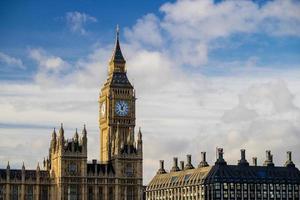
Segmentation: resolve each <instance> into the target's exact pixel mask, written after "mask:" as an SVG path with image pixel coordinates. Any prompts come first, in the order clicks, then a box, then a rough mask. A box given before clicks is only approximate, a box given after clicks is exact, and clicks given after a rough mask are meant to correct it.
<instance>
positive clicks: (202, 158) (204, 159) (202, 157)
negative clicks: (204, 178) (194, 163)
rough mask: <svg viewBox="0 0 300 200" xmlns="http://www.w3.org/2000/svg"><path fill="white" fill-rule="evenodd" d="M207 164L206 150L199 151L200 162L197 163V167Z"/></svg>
mask: <svg viewBox="0 0 300 200" xmlns="http://www.w3.org/2000/svg"><path fill="white" fill-rule="evenodd" d="M207 166H209V165H208V163H207V161H206V152H201V162H200V163H199V165H198V167H207Z"/></svg>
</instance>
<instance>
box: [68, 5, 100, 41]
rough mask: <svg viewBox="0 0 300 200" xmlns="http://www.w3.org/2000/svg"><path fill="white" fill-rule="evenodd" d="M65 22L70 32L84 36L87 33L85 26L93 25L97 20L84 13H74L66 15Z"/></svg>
mask: <svg viewBox="0 0 300 200" xmlns="http://www.w3.org/2000/svg"><path fill="white" fill-rule="evenodd" d="M66 21H67V24H68V26H69V28H70V30H71V31H72V32H74V33H79V34H82V35H85V34H86V33H87V31H86V29H85V25H86V24H88V23H95V22H97V19H96V18H95V17H93V16H90V15H88V14H86V13H80V12H78V11H74V12H67V13H66Z"/></svg>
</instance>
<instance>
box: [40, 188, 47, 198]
mask: <svg viewBox="0 0 300 200" xmlns="http://www.w3.org/2000/svg"><path fill="white" fill-rule="evenodd" d="M40 199H43V200H44V199H45V200H48V186H41V188H40Z"/></svg>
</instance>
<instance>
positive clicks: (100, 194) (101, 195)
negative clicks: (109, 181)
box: [98, 187, 104, 200]
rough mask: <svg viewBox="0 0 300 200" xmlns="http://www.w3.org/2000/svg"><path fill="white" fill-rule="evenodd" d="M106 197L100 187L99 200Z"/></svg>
mask: <svg viewBox="0 0 300 200" xmlns="http://www.w3.org/2000/svg"><path fill="white" fill-rule="evenodd" d="M103 199H104V196H103V188H102V187H99V192H98V200H103Z"/></svg>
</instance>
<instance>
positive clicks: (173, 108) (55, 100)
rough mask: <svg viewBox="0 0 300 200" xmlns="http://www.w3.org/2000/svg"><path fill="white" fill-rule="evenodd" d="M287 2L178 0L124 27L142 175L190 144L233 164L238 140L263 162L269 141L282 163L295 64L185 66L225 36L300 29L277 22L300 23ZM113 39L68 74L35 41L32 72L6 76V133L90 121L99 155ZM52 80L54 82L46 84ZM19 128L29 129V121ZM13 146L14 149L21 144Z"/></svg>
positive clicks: (295, 120) (293, 110)
mask: <svg viewBox="0 0 300 200" xmlns="http://www.w3.org/2000/svg"><path fill="white" fill-rule="evenodd" d="M286 2H287V3H281V2H280V1H272V2H268V3H266V4H265V5H263V6H261V7H259V6H258V5H256V4H255V3H253V2H251V1H222V2H220V3H217V4H214V3H213V1H209V0H203V1H202V0H201V1H188V0H184V1H177V2H174V3H167V4H165V5H163V6H162V7H161V12H162V14H163V17H162V18H160V17H158V16H155V15H154V14H148V15H146V16H144V17H142V18H141V19H139V20H138V21H137V23H136V24H135V25H134V26H133V27H128V28H127V29H126V31H125V37H126V40H125V42H124V41H123V40H121V46H122V50H123V53H124V55H125V58H126V59H127V63H126V65H127V70H128V77H129V79H130V81H131V82H132V83H133V84H134V86H135V88H136V94H137V97H138V100H137V123H136V124H137V126H142V131H143V133H144V137H143V138H144V145H145V146H144V148H145V151H144V161H145V165H144V166H145V170H144V171H145V183H147V182H148V181H149V179H150V178H151V177H152V176H153V175H154V174H155V171H156V169H157V160H159V159H165V160H166V161H167V162H166V167H167V168H169V167H170V165H171V160H172V157H173V156H179V159H185V154H189V153H191V154H193V155H194V157H196V158H194V160H195V161H194V165H197V164H198V162H199V153H200V152H201V151H208V160H209V162H210V164H212V163H213V162H214V161H215V158H214V156H213V155H215V152H214V150H215V147H216V146H220V147H224V148H225V158H226V159H227V160H228V162H229V163H235V162H236V161H237V160H238V159H239V149H240V148H246V149H247V150H248V151H247V153H249V154H247V155H248V159H249V157H250V156H254V155H255V156H258V157H259V158H260V161H262V160H263V159H264V158H263V156H264V150H265V149H269V148H270V149H271V150H273V153H274V156H275V162H276V164H282V163H283V162H284V160H285V154H284V151H285V150H294V151H295V153H296V152H297V151H296V150H297V149H299V147H300V144H299V140H297V134H298V133H299V131H300V128H299V124H300V123H299V122H300V118H299V108H298V107H299V105H300V98H299V94H300V88H299V85H300V83H299V78H298V77H296V78H295V76H296V74H299V73H300V72H299V70H295V71H289V72H285V73H281V72H282V71H280V72H279V73H278V72H275V74H276V73H277V74H276V76H280V77H281V78H282V79H283V80H284V81H280V80H279V81H278V80H277V79H276V80H275V81H274V77H271V76H270V73H262V74H261V75H260V76H258V75H257V74H258V73H257V72H264V71H255V70H257V69H255V70H254V71H251V70H253V68H249V69H248V70H249V71H248V72H249V73H247V74H245V75H244V76H242V75H241V76H235V74H234V73H232V74H231V76H224V77H214V76H204V75H201V74H200V73H199V72H198V71H192V72H191V71H188V70H186V68H185V66H188V67H189V66H194V67H199V66H202V65H203V64H205V63H207V62H208V61H210V58H209V53H210V51H211V50H212V49H211V46H210V44H211V42H212V41H214V40H216V39H217V38H220V37H228V36H231V35H233V34H235V33H255V32H261V31H263V32H264V33H266V34H272V35H274V34H275V32H277V31H278V32H277V33H278V34H277V33H276V35H297V34H298V33H299V32H297V30H295V31H293V32H284V30H283V28H282V30H279V29H276V30H274V27H286V25H287V24H288V23H290V22H291V21H292V22H293V23H294V22H295V23H298V22H297V19H298V14H297V13H296V12H294V11H293V12H292V14H289V13H288V10H289V9H288V8H290V7H291V6H292V5H293V6H295V8H298V7H297V6H298V3H294V2H293V1H286ZM279 4H284V6H285V8H286V10H283V11H280V12H281V14H278V12H279V11H278V12H275V11H276V8H277V7H276V6H277V5H279ZM291 9H292V10H294V8H291ZM271 10H272V11H271ZM280 12H279V13H280ZM282 12H283V13H282ZM271 13H272V15H271ZM276 13H277V14H276ZM76 15H79V14H76ZM280 15H283V16H280ZM79 16H80V15H79ZM75 18H76V19H77V18H78V19H79V20H78V21H81V22H80V23H79V26H75V27H79V28H75V29H74V30H76V31H78V32H79V33H81V34H84V33H86V30H85V29H84V25H85V23H86V22H87V21H88V19H82V17H75ZM83 18H84V17H83ZM275 18H278V19H280V20H275V24H282V25H280V26H277V25H276V26H273V25H272V26H271V27H266V26H264V23H267V22H268V21H271V22H272V20H270V19H275ZM70 21H76V20H75V19H73V20H70ZM272 23H273V22H272ZM283 24H286V25H283ZM70 27H71V26H70ZM81 29H83V30H84V31H82V30H81ZM272 29H273V30H272ZM271 30H272V31H271ZM274 31H275V32H274ZM135 38H136V39H135ZM121 39H122V37H121ZM112 40H113V37H112ZM112 47H113V45H112V44H109V45H101V46H100V47H97V48H95V49H94V51H93V52H92V53H90V54H89V55H88V56H86V57H83V58H79V59H78V60H77V61H75V62H74V63H72V66H73V67H72V69H71V70H69V71H68V70H67V71H65V73H62V74H63V76H58V75H59V74H60V73H58V72H61V71H64V69H66V68H68V66H70V64H69V63H68V62H67V61H65V60H64V59H63V58H61V57H60V56H54V55H51V54H49V53H48V52H47V51H45V50H41V49H31V50H30V53H29V54H30V57H31V58H32V59H33V60H35V61H36V62H37V63H38V66H39V70H38V73H37V74H36V75H35V76H36V78H35V81H34V82H33V83H28V84H22V85H20V84H17V83H16V84H14V85H11V84H6V85H3V84H2V86H3V87H1V88H0V94H1V102H0V110H2V111H3V112H4V113H6V115H5V116H0V121H1V122H2V123H5V124H11V127H12V128H10V129H5V130H4V131H5V132H6V133H8V134H7V135H6V138H7V140H12V139H15V137H13V134H11V135H10V134H9V133H12V132H18V131H20V130H19V129H16V128H15V127H14V126H13V124H14V123H24V124H36V123H37V124H46V125H47V126H53V125H56V124H57V123H60V122H65V124H67V126H68V127H69V128H70V129H71V130H70V131H69V132H70V135H71V134H73V132H72V131H74V129H72V128H73V127H74V128H75V127H80V125H81V124H83V123H87V124H88V132H89V133H88V134H89V159H91V158H95V157H96V158H98V157H99V152H98V146H99V143H98V141H99V137H98V134H99V130H98V125H97V123H98V122H97V118H98V105H97V98H98V94H99V89H100V87H101V85H102V84H103V83H104V81H105V80H106V77H107V63H108V58H109V57H110V55H111V51H112ZM256 60H257V59H256V58H250V59H249V60H248V61H246V63H235V65H240V67H244V66H243V65H244V64H245V65H253V64H255V62H256ZM247 63H249V64H247ZM226 67H227V66H226ZM235 69H236V68H235ZM49 75H51V76H49ZM293 77H294V78H293ZM49 83H55V84H54V86H52V87H47V86H48V84H49ZM62 86H63V87H62ZM16 94H17V95H16ZM2 130H3V128H2ZM23 131H24V132H26V133H27V134H29V133H30V131H31V130H22V133H23ZM39 131H40V133H45V134H48V133H49V135H50V132H51V131H50V130H48V129H46V128H45V129H43V130H39ZM29 137H31V138H34V137H33V136H32V135H30V136H29ZM282 138H285V139H286V140H282ZM48 139H49V137H48V135H47V137H45V138H43V140H44V143H43V144H47V142H48ZM19 143H20V144H24V143H22V141H20V142H18V144H19ZM0 146H4V144H3V143H2V144H0ZM46 146H47V145H46ZM154 147H155V149H154ZM11 148H12V149H14V147H11ZM36 149H37V151H36V152H43V151H46V150H45V148H44V147H39V146H36ZM38 149H39V150H40V151H39V150H38ZM7 153H8V155H9V156H10V158H14V157H13V154H14V153H16V152H15V151H12V152H11V153H10V152H7ZM45 154H46V153H44V152H43V155H45ZM9 156H7V157H9ZM41 156H42V155H40V154H36V155H35V158H36V159H38V158H40V157H41ZM26 158H27V157H26ZM7 159H8V158H7ZM295 162H296V163H297V164H299V163H300V160H299V156H298V157H296V156H295Z"/></svg>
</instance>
